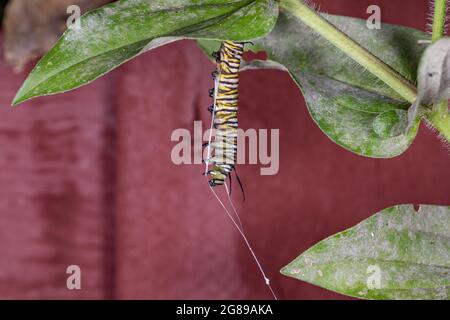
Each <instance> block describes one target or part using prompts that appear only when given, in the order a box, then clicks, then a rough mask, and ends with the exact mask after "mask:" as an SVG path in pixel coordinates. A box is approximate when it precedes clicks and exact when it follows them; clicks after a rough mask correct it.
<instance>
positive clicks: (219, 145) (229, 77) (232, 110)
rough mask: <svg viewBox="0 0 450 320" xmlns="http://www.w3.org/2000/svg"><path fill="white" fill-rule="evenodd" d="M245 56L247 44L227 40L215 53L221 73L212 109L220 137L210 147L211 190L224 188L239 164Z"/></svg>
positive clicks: (216, 136)
mask: <svg viewBox="0 0 450 320" xmlns="http://www.w3.org/2000/svg"><path fill="white" fill-rule="evenodd" d="M243 53H244V43H239V42H233V41H224V42H223V43H222V46H221V48H220V52H218V53H216V54H215V57H216V62H217V71H216V72H214V73H213V77H214V80H215V83H216V85H215V88H214V89H212V90H211V96H212V97H214V100H215V103H214V105H213V106H211V107H210V108H209V110H210V111H211V112H212V113H213V125H214V129H215V132H216V134H215V139H214V142H212V143H211V146H210V147H211V150H212V151H213V153H214V155H213V156H212V158H210V159H209V163H211V164H212V169H211V170H209V171H208V172H207V173H208V174H209V175H210V180H209V185H210V186H211V187H215V186H220V185H223V184H224V183H225V180H226V178H227V177H229V176H230V173H231V172H232V171H233V170H234V169H235V165H236V153H237V129H238V118H237V111H238V96H239V93H238V87H239V68H240V65H241V61H242V55H243ZM238 181H239V178H238ZM239 183H240V182H239ZM241 187H242V186H241Z"/></svg>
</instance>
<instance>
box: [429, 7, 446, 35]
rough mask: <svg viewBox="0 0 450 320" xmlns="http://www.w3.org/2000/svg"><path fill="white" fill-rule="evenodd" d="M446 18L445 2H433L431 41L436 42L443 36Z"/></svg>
mask: <svg viewBox="0 0 450 320" xmlns="http://www.w3.org/2000/svg"><path fill="white" fill-rule="evenodd" d="M446 16H447V0H435V2H434V18H433V36H432V41H433V42H436V41H438V40H439V39H441V38H442V37H443V36H444V29H445V21H446Z"/></svg>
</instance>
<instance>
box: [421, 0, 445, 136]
mask: <svg viewBox="0 0 450 320" xmlns="http://www.w3.org/2000/svg"><path fill="white" fill-rule="evenodd" d="M446 19H447V0H436V1H435V2H434V17H433V35H432V41H433V42H436V41H438V40H439V39H441V38H442V37H443V36H444V29H445V21H446ZM425 119H426V120H427V121H428V122H429V123H430V124H431V125H432V126H433V127H435V128H436V129H437V130H438V131H439V132H440V134H441V135H442V136H443V137H444V138H445V139H447V141H450V114H449V112H448V101H442V102H441V103H439V104H437V105H435V106H434V107H433V110H431V111H430V112H429V113H426V114H425Z"/></svg>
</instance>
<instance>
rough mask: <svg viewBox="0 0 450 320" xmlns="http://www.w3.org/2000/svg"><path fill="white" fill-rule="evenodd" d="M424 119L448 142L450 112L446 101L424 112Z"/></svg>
mask: <svg viewBox="0 0 450 320" xmlns="http://www.w3.org/2000/svg"><path fill="white" fill-rule="evenodd" d="M425 119H426V120H427V121H428V122H429V123H430V124H431V125H432V126H433V127H434V128H436V129H437V130H438V131H439V133H440V134H441V136H442V137H444V138H445V139H447V141H449V142H450V113H449V112H448V102H447V101H444V102H442V103H440V104H438V105H436V106H434V108H433V110H431V111H430V112H429V113H427V114H425Z"/></svg>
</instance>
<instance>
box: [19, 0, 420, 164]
mask: <svg viewBox="0 0 450 320" xmlns="http://www.w3.org/2000/svg"><path fill="white" fill-rule="evenodd" d="M326 18H327V19H328V20H330V21H331V22H332V23H333V24H335V25H336V26H337V27H338V28H340V29H343V30H344V31H345V32H346V33H347V34H349V35H350V36H351V37H353V38H354V39H355V40H356V41H358V42H360V43H361V45H362V46H364V47H366V48H367V49H368V50H369V51H372V52H375V53H377V54H378V55H379V56H380V58H382V59H383V60H384V61H385V62H386V63H387V64H389V65H391V66H392V67H393V68H394V69H396V70H397V71H399V72H400V73H401V74H402V75H403V76H404V77H405V78H407V79H410V80H411V81H413V80H414V79H415V78H416V69H417V66H418V63H419V59H420V56H421V54H422V52H423V49H424V48H425V46H423V45H422V46H421V45H418V44H417V41H418V40H423V39H425V38H427V36H426V35H424V34H423V33H421V32H419V31H416V30H412V29H408V28H403V27H398V26H391V25H383V26H382V29H381V30H369V29H368V28H367V27H366V22H365V21H363V20H359V19H352V18H346V17H336V16H326ZM277 19H278V21H277ZM276 21H277V24H276V26H275V28H274V25H275V22H276ZM81 25H82V28H81V29H80V30H76V29H69V30H68V31H67V32H66V33H65V34H64V35H63V37H62V38H61V39H60V41H59V42H58V43H57V44H56V46H55V47H54V48H53V49H52V50H51V51H50V52H49V53H48V54H47V55H46V56H45V57H44V58H43V59H42V60H41V61H40V62H39V63H38V65H37V66H36V68H35V69H34V70H33V72H32V73H31V74H30V76H29V77H28V79H27V80H26V81H25V83H24V85H23V86H22V88H21V89H20V90H19V92H18V94H17V96H16V98H15V99H14V102H13V104H18V103H20V102H23V101H25V100H27V99H30V98H32V97H36V96H40V95H47V94H54V93H58V92H64V91H67V90H71V89H73V88H76V87H79V86H81V85H83V84H86V83H89V82H91V81H92V80H94V79H96V78H97V77H99V76H101V75H103V74H105V73H107V72H109V71H111V70H112V69H113V68H115V67H117V66H119V65H120V64H122V63H124V62H126V61H128V60H129V59H131V58H133V57H135V56H137V55H139V54H140V53H142V52H144V51H147V50H151V49H154V48H156V47H158V46H161V45H163V44H166V43H168V42H171V41H174V40H179V39H182V38H195V39H217V40H224V39H228V40H236V41H244V40H252V39H255V38H258V37H262V36H264V35H266V34H267V33H269V32H270V31H271V30H272V29H273V28H274V29H273V31H272V32H271V33H270V34H268V35H266V36H265V37H262V38H260V39H257V40H254V46H253V50H257V51H260V50H263V51H266V52H267V53H268V55H269V59H270V60H271V61H273V62H276V63H278V64H281V65H283V66H285V67H286V68H287V69H288V70H289V72H290V74H291V75H292V77H293V79H294V80H295V82H296V83H297V84H298V85H299V86H300V88H301V89H302V91H303V94H304V96H305V99H306V102H307V105H308V108H309V111H310V113H311V115H312V117H313V119H314V120H315V121H316V122H317V124H318V125H319V127H320V128H321V129H322V130H323V131H324V132H325V133H326V134H327V135H328V136H329V137H330V138H331V139H332V140H333V141H335V142H336V143H338V144H339V145H341V146H343V147H344V148H346V149H348V150H350V151H352V152H354V153H357V154H360V155H364V156H368V157H380V158H388V157H394V156H397V155H399V154H401V153H402V152H403V151H405V150H406V149H407V148H408V146H409V145H410V144H411V143H412V141H413V139H414V137H415V134H416V132H417V123H415V126H414V128H413V129H412V130H410V131H409V132H408V133H407V134H404V132H405V128H406V125H407V116H406V115H407V113H406V110H407V109H408V107H409V104H408V103H405V102H404V101H403V100H402V99H401V98H400V97H399V96H398V95H397V94H396V93H395V92H393V91H392V90H391V89H390V88H388V87H386V85H384V84H383V83H381V82H380V81H379V80H378V79H377V78H376V77H374V76H373V75H371V74H370V73H368V72H365V70H363V69H362V67H361V66H359V65H357V64H355V63H354V62H352V61H351V60H349V59H348V57H346V55H345V54H344V53H343V52H341V51H339V50H338V49H336V48H334V47H333V46H331V45H330V44H329V43H327V42H326V41H325V40H321V39H320V37H319V36H317V35H316V34H314V33H313V32H312V31H311V30H310V29H309V28H308V27H306V26H305V25H303V24H302V23H301V22H299V21H298V20H296V19H295V18H290V17H288V16H287V15H286V14H284V13H280V14H279V13H278V5H277V2H276V1H274V0H177V1H175V0H173V1H164V0H158V1H147V0H134V1H118V2H115V3H112V4H110V5H107V6H105V7H103V8H100V9H98V10H95V11H92V12H90V13H88V14H86V15H84V16H83V17H82V18H81ZM202 45H203V47H205V48H209V49H212V48H215V49H216V48H217V42H205V41H203V42H202ZM211 51H212V50H208V54H210V53H211Z"/></svg>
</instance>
